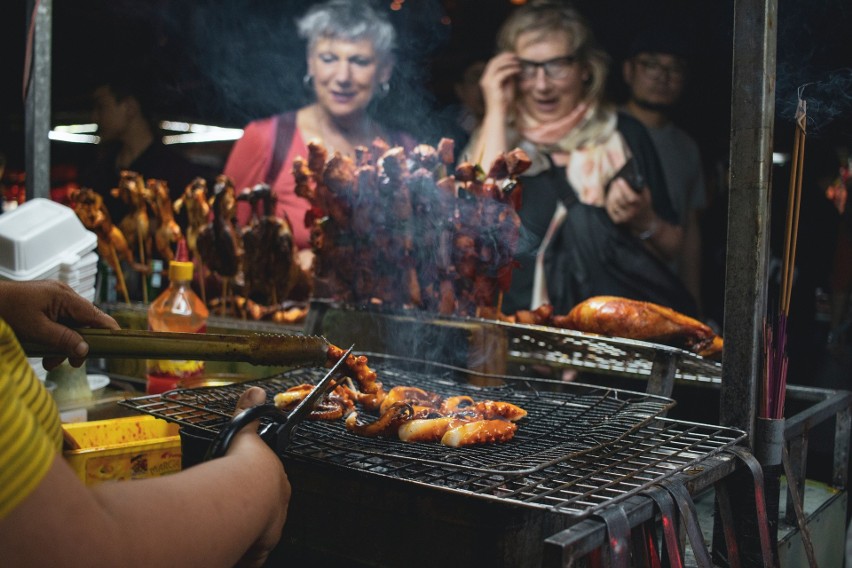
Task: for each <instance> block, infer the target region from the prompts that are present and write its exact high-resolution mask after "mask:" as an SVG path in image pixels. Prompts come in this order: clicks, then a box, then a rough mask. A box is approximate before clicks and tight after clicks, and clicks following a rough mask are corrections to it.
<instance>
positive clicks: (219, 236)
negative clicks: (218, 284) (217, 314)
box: [197, 183, 243, 312]
mask: <svg viewBox="0 0 852 568" xmlns="http://www.w3.org/2000/svg"><path fill="white" fill-rule="evenodd" d="M236 204H237V200H236V196H235V195H234V185H233V184H232V183H222V184H217V185H216V188H215V193H214V194H213V197H211V198H210V209H211V210H212V211H213V218H212V220H211V221H210V222H209V223H207V225H205V227H204V228H203V229H201V231H200V232H199V234H198V240H197V245H198V254H199V255H200V256H201V260H202V261H203V262H204V264H205V265H206V266H207V268H209V269H210V270H211V271H212V272H213V273H214V274H216V275H217V276H218V277H219V278H220V279H221V281H222V298H223V302H222V310H223V312H225V311H226V310H227V308H228V305H229V304H231V303H233V302H232V298H233V287H232V284H233V281H234V277H235V276H236V275H237V272H238V271H239V268H240V260H241V258H242V254H243V251H242V245H241V243H240V240H239V235H238V232H237V228H236V226H235V224H234V220H235V217H236Z"/></svg>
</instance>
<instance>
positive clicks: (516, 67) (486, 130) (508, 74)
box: [463, 52, 521, 168]
mask: <svg viewBox="0 0 852 568" xmlns="http://www.w3.org/2000/svg"><path fill="white" fill-rule="evenodd" d="M520 69H521V68H520V64H519V63H518V58H517V56H516V55H515V54H514V53H509V52H504V53H500V54H498V55H496V56H495V57H493V58H492V59H491V60H490V61H489V62H488V64H487V65H486V66H485V70H484V71H483V73H482V77H481V78H480V80H479V86H480V87H481V88H482V94H483V97H484V99H485V116H484V117H483V119H482V124H481V125H480V127H479V130H478V131H477V133H475V134H474V136H473V140H472V141H471V143H470V144H469V145H468V148H467V151H466V152H464V154H465V155H463V158H464V159H465V160H467V161H469V162H473V163H477V164H480V165H482V166H483V167H486V168H487V167H488V165H489V164H491V163H492V162H493V161H494V160H495V159H496V158H497V156H499V155H500V154H502V153H503V152H506V151H507V150H508V149H509V148H508V142H507V140H506V132H507V130H506V127H507V123H508V119H509V112H510V109H511V107H512V105H513V104H514V100H515V77H517V75H518V73H520Z"/></svg>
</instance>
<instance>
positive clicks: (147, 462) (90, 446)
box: [62, 416, 181, 485]
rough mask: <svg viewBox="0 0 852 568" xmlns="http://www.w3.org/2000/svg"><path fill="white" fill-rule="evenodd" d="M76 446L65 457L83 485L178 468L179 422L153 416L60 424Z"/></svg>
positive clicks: (179, 463)
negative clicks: (174, 422)
mask: <svg viewBox="0 0 852 568" xmlns="http://www.w3.org/2000/svg"><path fill="white" fill-rule="evenodd" d="M62 427H63V428H64V429H65V432H66V436H68V437H70V438H72V439H73V440H74V441H75V442H76V443H77V445H78V446H79V449H75V450H66V451H65V452H64V455H65V459H66V460H67V461H68V463H69V464H70V465H71V468H72V469H73V470H74V471H75V472H76V473H77V476H78V477H79V478H80V479H82V480H83V482H84V483H85V484H86V485H94V484H97V483H102V482H104V481H120V480H125V479H143V478H146V477H157V476H160V475H165V474H168V473H174V472H176V471H180V468H181V447H180V436H179V435H178V429H179V426H178V425H177V424H172V423H170V422H166V421H165V420H160V419H159V418H155V417H153V416H140V417H136V416H130V417H127V418H114V419H111V420H96V421H92V422H78V423H75V424H63V425H62Z"/></svg>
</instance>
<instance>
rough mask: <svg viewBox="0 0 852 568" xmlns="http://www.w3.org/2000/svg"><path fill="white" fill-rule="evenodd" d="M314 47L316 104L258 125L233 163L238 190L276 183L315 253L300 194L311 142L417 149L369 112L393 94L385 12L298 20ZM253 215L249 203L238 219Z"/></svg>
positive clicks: (300, 243)
mask: <svg viewBox="0 0 852 568" xmlns="http://www.w3.org/2000/svg"><path fill="white" fill-rule="evenodd" d="M296 23H297V28H298V33H299V36H300V37H301V38H302V39H304V40H306V41H307V64H308V65H307V73H306V74H305V77H304V83H305V86H306V87H307V88H309V89H311V90H312V91H313V94H314V102H312V103H311V104H309V105H307V106H304V107H302V108H300V109H298V110H295V111H290V112H286V113H284V114H280V115H276V116H273V117H270V118H265V119H261V120H256V121H254V122H252V123H250V124H249V125H248V126H247V127H246V128H245V131H244V133H243V137H242V138H241V139H240V140H238V141H237V143H236V144H235V145H234V148H233V149H232V151H231V154H230V156H229V157H228V161H227V163H226V164H225V170H224V173H225V175H227V176H229V177H230V178H231V179H232V180H233V181H234V185H235V187H237V188H240V189H241V188H244V187H251V186H253V185H255V184H257V183H262V182H263V183H268V184H269V185H270V186H271V187H272V190H273V192H274V193H275V195H276V196H277V198H278V200H277V204H276V215H277V216H278V217H281V218H284V217H285V216H286V217H287V218H289V219H290V220H291V224H292V225H293V234H294V237H295V243H296V246H297V247H298V248H299V249H300V250H303V251H307V250H308V249H309V231H308V229H307V228H306V227H305V226H304V223H303V222H302V221H303V219H304V216H305V212H306V211H307V210H308V202H307V201H306V200H304V199H302V198H300V197H297V196H296V195H295V182H294V180H293V175H292V164H293V159H294V158H295V157H297V156H303V157H305V156H307V152H308V150H307V143H308V142H309V141H311V140H318V141H319V142H321V143H322V144H323V145H324V146H325V147H326V148H327V149H328V151H329V154H331V153H332V152H340V153H341V154H344V155H353V154H354V150H355V148H356V147H357V146H368V147H369V145H370V143H371V142H372V141H373V140H374V139H375V138H376V137H380V138H382V139H384V140H385V141H387V142H388V143H390V144H391V145H397V144H398V145H403V146H406V147H411V146H412V145H413V141H412V140H411V139H410V138H409V137H407V136H405V135H404V134H401V133H397V132H392V131H389V130H388V129H387V128H385V127H384V126H383V125H382V124H380V123H379V122H378V121H376V120H375V118H374V117H372V116H371V115H370V113H369V112H368V107H369V105H370V102H371V101H373V100H374V99H375V98H377V97H382V96H385V95H387V94H388V91H389V89H390V83H389V81H390V78H391V73H392V72H393V64H394V54H393V51H394V48H395V44H396V32H395V30H394V27H393V25H392V24H391V23H390V21H389V20H388V18H387V16H386V15H385V13H384V12H381V11H379V10H377V9H376V8H374V6H373V4H372V3H370V2H369V1H368V0H328V1H327V2H324V3H322V4H317V5H315V6H313V7H311V8H310V9H309V10H308V11H307V12H306V13H305V14H304V15H303V16H302V17H300V18H299V19H298V20H297V22H296ZM249 216H250V211H249V210H248V206H247V205H246V204H244V203H241V204H240V206H239V209H238V211H237V221H238V223H239V224H241V225H242V224H245V222H246V221H247V220H248V218H249Z"/></svg>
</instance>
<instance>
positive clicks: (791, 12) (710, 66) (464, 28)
mask: <svg viewBox="0 0 852 568" xmlns="http://www.w3.org/2000/svg"><path fill="white" fill-rule="evenodd" d="M385 2H386V3H387V4H388V5H389V4H390V0H382V4H384V3H385ZM311 3H312V2H310V1H308V0H297V1H288V2H286V3H285V2H280V1H278V0H241V1H239V0H196V1H194V2H191V3H190V2H173V1H168V0H146V1H145V2H139V1H137V0H73V1H70V0H53V15H54V18H53V22H54V23H53V62H52V63H53V93H52V97H53V115H52V116H53V122H54V123H55V124H61V123H64V124H67V123H69V122H72V121H84V122H85V121H89V117H88V106H89V104H88V93H89V89H90V87H91V83H92V81H94V80H95V78H96V77H97V76H99V75H102V74H103V73H108V72H113V71H114V70H116V69H118V70H121V71H122V72H124V73H129V74H132V75H133V76H135V77H136V78H137V79H138V81H139V82H140V84H142V85H144V86H145V88H146V89H148V91H149V93H150V98H151V100H152V101H153V103H154V105H153V106H154V108H155V109H156V110H158V111H159V113H160V115H161V116H163V117H168V118H175V119H188V120H193V121H199V122H204V123H208V124H217V125H223V126H236V127H241V126H243V125H244V124H245V123H246V122H248V121H249V120H251V119H254V118H257V117H260V116H266V115H269V114H272V113H275V112H279V111H281V110H284V109H287V108H292V107H294V106H297V105H299V104H302V103H304V102H305V92H304V90H303V88H302V86H301V78H302V76H303V74H304V51H305V50H304V45H303V44H302V42H301V41H300V40H299V39H298V38H297V37H296V36H295V33H294V28H293V24H292V20H293V17H294V16H296V15H298V14H301V13H302V12H303V11H304V9H305V8H306V7H307V6H308V5H310V4H311ZM24 4H25V3H24V2H15V3H13V5H12V6H8V5H7V6H6V7H5V14H4V17H3V19H2V20H3V24H2V26H3V30H2V32H3V33H2V41H3V50H2V53H3V54H4V56H3V60H4V63H5V65H4V67H5V72H6V75H7V77H6V79H5V80H4V82H3V88H2V115H0V119H2V122H0V151H3V152H4V153H5V154H6V155H7V156H8V158H9V161H10V165H15V164H20V163H22V162H23V155H22V152H23V150H22V148H23V143H22V136H23V134H22V132H23V128H22V125H23V103H22V95H21V90H22V79H23V60H24V46H25V37H26V34H25V31H26V30H25V18H26V15H25V6H24ZM576 4H577V6H578V7H579V8H580V10H581V11H582V12H583V13H584V14H585V15H586V16H587V17H588V19H589V21H590V23H591V24H592V27H593V28H594V29H595V31H596V34H597V36H598V39H599V41H600V43H601V44H602V45H603V47H604V48H605V49H606V50H607V51H608V52H609V53H610V54H611V55H612V58H613V64H614V65H613V73H612V74H611V81H610V90H611V94H612V96H613V98H615V99H619V98H620V97H622V96H623V86H622V85H621V83H620V62H621V60H622V58H623V54H624V51H625V49H626V46H627V45H628V43H629V41H630V39H631V38H632V36H633V35H634V34H635V33H636V31H637V30H638V29H640V28H641V27H644V26H645V25H648V24H650V23H652V22H654V21H658V20H660V19H668V20H671V21H674V22H676V23H677V24H678V26H679V27H681V28H682V29H683V30H684V32H685V34H686V35H687V36H688V37H689V38H690V40H691V42H692V47H693V48H694V53H695V57H694V61H693V65H692V72H691V76H690V78H689V82H688V87H687V93H686V96H685V99H684V102H683V104H681V105H680V107H679V109H678V119H679V122H680V123H681V124H682V125H683V126H684V127H686V128H687V130H689V131H690V132H692V133H693V134H694V135H695V137H696V138H697V139H698V141H699V143H700V145H701V147H702V149H703V150H704V154H705V160H706V161H707V162H708V164H709V165H712V164H714V163H715V162H717V161H719V160H723V161H724V160H726V159H727V151H728V150H727V148H728V139H729V136H730V134H729V132H730V120H729V109H730V101H731V90H730V83H731V79H730V77H731V59H732V55H731V41H732V29H733V16H732V13H733V0H695V1H687V0H670V1H666V0H645V1H642V0H639V1H637V0H597V1H593V0H582V1H578V2H576ZM511 8H512V5H511V3H510V2H509V1H508V0H408V1H407V2H404V3H403V5H402V9H401V10H398V11H391V12H390V13H391V16H392V19H393V21H394V23H395V24H396V25H397V26H398V28H399V30H400V49H399V64H398V66H397V70H396V72H395V75H394V81H393V85H392V86H393V93H394V95H395V96H394V97H391V98H392V99H393V100H392V101H390V100H389V101H387V102H386V103H385V104H386V105H387V108H386V109H383V110H384V115H385V116H390V117H392V119H394V120H396V122H397V123H398V124H399V125H401V126H407V127H409V129H410V130H411V131H413V132H414V133H415V134H417V135H419V136H421V137H422V138H423V139H424V141H426V142H432V141H433V140H432V138H435V137H436V136H438V135H440V134H441V133H440V132H439V131H440V129H441V126H439V125H440V124H441V122H440V119H441V117H442V115H441V114H440V110H441V109H442V108H443V107H444V106H445V105H446V104H447V103H450V102H452V92H451V80H452V77H453V74H454V72H455V70H456V68H457V67H458V66H459V65H460V64H461V63H462V62H464V61H465V60H466V59H467V58H469V57H471V56H475V55H479V56H481V57H487V56H488V55H489V54H491V53H493V43H494V36H495V31H496V29H497V27H498V26H499V25H500V23H501V22H502V20H503V19H504V17H505V16H506V14H507V13H508V12H509V11H510V9H511ZM850 38H852V5H850V3H849V2H847V1H845V0H815V1H812V2H807V3H803V2H799V1H796V0H781V1H780V2H779V21H778V73H777V87H776V90H777V110H778V118H777V122H776V132H777V134H778V146H779V149H781V150H783V149H785V147H786V146H789V142H790V141H791V140H792V134H791V129H792V122H791V118H792V113H793V109H794V108H795V101H796V89H797V87H798V86H800V85H804V84H806V83H811V84H812V86H811V87H809V88H808V91H807V94H808V95H809V96H811V97H814V98H815V100H811V101H809V103H810V105H811V106H810V109H809V117H810V118H811V125H810V133H812V134H814V136H817V135H818V136H821V137H824V138H826V139H830V140H832V141H835V140H836V141H837V142H838V143H842V144H845V143H846V142H847V141H848V139H849V137H850V133H851V132H852V127H850V124H852V120H850V115H852V112H850V109H852V104H850V102H851V100H850V94H852V79H850V73H852V71H850V69H849V67H850V66H851V65H852V40H850ZM67 146H69V144H65V143H54V144H53V148H54V152H55V154H56V156H55V158H56V159H55V160H54V161H57V160H62V159H64V155H65V154H67V153H72V154H73V153H74V152H82V151H83V149H81V148H74V149H73V150H74V152H72V151H71V149H69V148H66V147H67ZM74 146H80V145H74ZM90 149H91V148H89V150H90Z"/></svg>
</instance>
